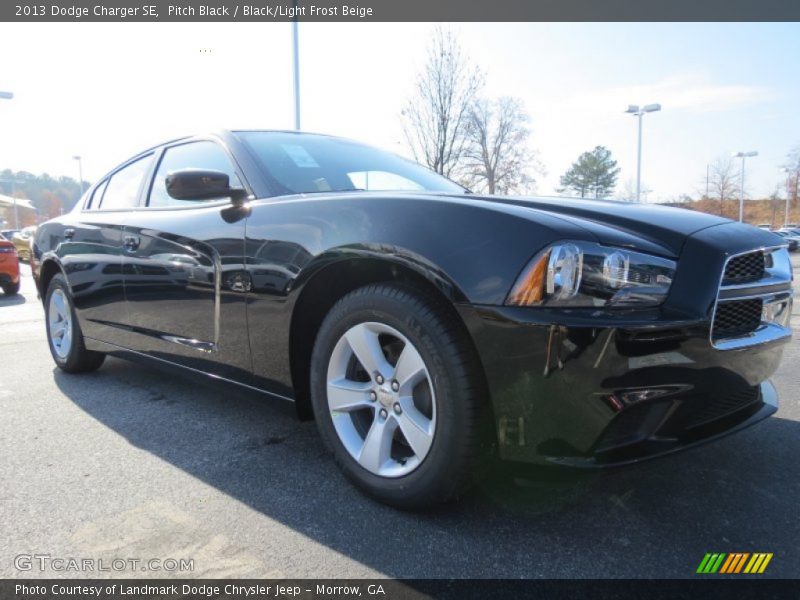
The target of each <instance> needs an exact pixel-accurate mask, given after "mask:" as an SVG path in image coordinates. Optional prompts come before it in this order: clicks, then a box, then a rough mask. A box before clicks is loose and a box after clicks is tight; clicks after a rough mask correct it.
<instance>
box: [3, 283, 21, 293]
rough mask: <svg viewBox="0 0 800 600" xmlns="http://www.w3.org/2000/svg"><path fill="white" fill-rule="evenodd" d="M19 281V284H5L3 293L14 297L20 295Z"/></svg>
mask: <svg viewBox="0 0 800 600" xmlns="http://www.w3.org/2000/svg"><path fill="white" fill-rule="evenodd" d="M19 283H20V282H19V281H18V282H17V283H6V284H3V292H4V293H5V294H6V296H13V295H15V294H19Z"/></svg>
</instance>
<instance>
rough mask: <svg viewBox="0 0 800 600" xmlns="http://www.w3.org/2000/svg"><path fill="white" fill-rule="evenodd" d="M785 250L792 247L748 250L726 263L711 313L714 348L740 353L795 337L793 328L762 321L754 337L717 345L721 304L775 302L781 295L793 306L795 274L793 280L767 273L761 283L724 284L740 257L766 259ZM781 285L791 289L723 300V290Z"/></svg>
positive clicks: (720, 341)
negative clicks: (759, 255) (761, 255)
mask: <svg viewBox="0 0 800 600" xmlns="http://www.w3.org/2000/svg"><path fill="white" fill-rule="evenodd" d="M781 249H785V250H786V251H787V252H788V244H779V245H777V246H762V247H759V248H750V249H749V250H745V251H743V252H737V253H735V254H731V255H730V256H728V257H727V258H726V259H725V263H724V264H723V265H722V272H721V273H720V275H719V283H718V285H717V297H716V299H715V300H714V308H713V310H712V312H711V324H710V326H709V328H708V341H709V343H710V344H711V346H712V347H713V348H715V349H717V350H722V351H725V350H740V349H742V348H748V347H750V346H756V345H759V344H768V343H770V342H777V341H782V340H788V339H789V338H790V337H792V330H791V328H789V327H783V326H781V325H779V324H777V323H770V322H767V321H762V322H761V325H760V326H759V327H758V328H757V329H756V330H755V331H753V332H751V333H748V334H746V335H742V336H738V337H733V338H724V339H721V340H717V341H716V342H715V341H714V321H715V320H716V318H717V307H718V306H719V304H720V302H722V303H727V302H735V301H737V300H752V299H756V298H761V299H764V300H766V299H768V298H773V299H774V298H775V297H776V296H778V295H781V294H786V295H788V300H789V302H790V303H791V302H792V297H793V290H792V287H791V284H792V279H791V277H792V273H791V271H790V272H789V279H779V278H777V277H775V276H774V274H772V273H766V276H765V277H764V278H762V279H759V280H758V281H753V282H750V283H746V284H733V285H722V281H723V280H724V279H725V271H726V269H727V268H728V263H729V262H730V261H731V260H732V259H734V258H736V257H738V256H744V255H745V254H751V253H753V252H763V253H764V254H765V255H766V254H771V253H773V252H775V251H777V250H781ZM776 280H778V281H776ZM764 282H767V283H764ZM778 282H780V283H784V284H789V287H788V288H787V289H785V290H781V291H765V292H764V293H761V294H751V295H747V294H744V295H742V296H736V297H732V298H720V292H722V290H747V289H748V288H760V287H763V286H764V285H776V284H777V283H778Z"/></svg>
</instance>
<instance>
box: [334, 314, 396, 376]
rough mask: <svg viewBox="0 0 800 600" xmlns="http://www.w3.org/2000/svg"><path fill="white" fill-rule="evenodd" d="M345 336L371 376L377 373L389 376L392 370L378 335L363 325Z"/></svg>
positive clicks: (354, 328) (357, 326)
mask: <svg viewBox="0 0 800 600" xmlns="http://www.w3.org/2000/svg"><path fill="white" fill-rule="evenodd" d="M345 335H346V337H347V343H348V344H349V345H350V349H351V350H352V351H353V354H355V355H356V358H357V359H358V362H360V363H361V366H362V367H364V369H365V370H366V371H367V373H369V374H370V376H372V375H373V374H374V373H376V372H377V373H380V374H381V375H383V376H384V377H388V376H389V374H390V373H391V371H392V368H391V366H390V365H389V363H388V362H387V360H386V357H385V356H384V354H383V350H382V349H381V345H380V343H379V342H378V334H377V333H375V332H374V331H372V330H370V329H369V327H367V325H366V324H363V323H362V324H361V325H356V326H355V327H353V328H352V329H350V330H349V331H348V332H347V333H346V334H345Z"/></svg>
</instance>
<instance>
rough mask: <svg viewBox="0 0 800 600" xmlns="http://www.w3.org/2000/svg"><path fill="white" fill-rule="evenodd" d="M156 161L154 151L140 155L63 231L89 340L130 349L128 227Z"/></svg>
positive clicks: (64, 259) (64, 254)
mask: <svg viewBox="0 0 800 600" xmlns="http://www.w3.org/2000/svg"><path fill="white" fill-rule="evenodd" d="M153 159H154V153H149V154H146V155H144V156H140V157H137V158H135V159H133V160H131V161H129V162H127V163H125V164H124V165H122V166H121V167H120V168H118V169H117V170H116V171H114V172H112V173H111V174H110V175H109V176H107V177H105V178H104V179H103V180H101V181H100V183H98V184H97V185H96V186H95V187H94V189H93V190H92V192H91V194H90V196H89V198H88V199H87V200H86V204H85V205H84V206H83V208H82V210H81V211H80V212H79V213H77V217H76V218H75V219H74V220H71V221H70V222H69V223H68V224H66V225H65V228H64V230H63V234H62V235H63V240H62V241H61V245H60V248H59V251H58V252H59V255H60V257H61V263H62V265H63V267H64V272H65V273H66V277H67V279H68V281H69V285H70V289H71V290H72V296H73V300H74V302H75V309H76V311H77V312H78V314H79V316H80V318H81V326H82V328H83V333H84V335H85V336H87V337H90V338H93V339H97V340H102V341H105V342H111V343H114V344H119V345H123V346H124V345H125V342H126V331H127V328H128V327H129V325H130V320H129V317H130V315H129V314H128V310H127V305H126V302H125V291H124V276H123V271H124V269H125V266H126V265H125V260H124V255H123V254H124V253H123V236H124V228H125V224H126V223H128V222H129V221H130V219H131V218H132V215H133V214H135V210H136V208H137V206H138V205H139V201H140V195H141V192H142V188H143V186H144V182H145V181H146V180H147V174H148V173H149V171H150V169H151V167H152V164H153Z"/></svg>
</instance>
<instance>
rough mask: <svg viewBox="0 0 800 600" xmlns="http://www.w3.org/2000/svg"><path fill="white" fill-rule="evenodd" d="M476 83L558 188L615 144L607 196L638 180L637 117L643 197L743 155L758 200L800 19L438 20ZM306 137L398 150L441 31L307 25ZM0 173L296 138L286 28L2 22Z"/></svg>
mask: <svg viewBox="0 0 800 600" xmlns="http://www.w3.org/2000/svg"><path fill="white" fill-rule="evenodd" d="M446 26H447V27H449V28H451V29H452V30H453V31H454V32H455V33H456V34H457V35H458V36H459V39H460V41H461V44H462V46H463V48H464V50H465V52H466V54H468V55H469V56H470V58H471V60H472V61H473V62H474V63H475V64H477V65H479V66H480V67H481V68H482V69H483V71H484V72H485V74H486V88H485V94H486V95H487V96H490V97H494V96H514V97H517V98H519V99H521V100H522V102H523V104H524V106H525V108H526V110H527V111H528V113H529V115H530V118H531V120H530V127H531V137H530V146H531V149H533V150H535V151H536V152H537V154H538V157H539V160H540V161H541V163H542V164H543V166H544V169H545V173H544V174H540V175H539V176H538V177H537V181H538V183H537V193H540V194H543V195H551V194H554V193H555V192H556V189H557V188H558V187H559V178H560V176H561V175H563V173H564V172H565V171H566V170H567V169H568V168H569V166H570V164H571V163H572V162H573V161H575V160H576V159H577V157H578V156H579V155H580V154H581V153H582V152H585V151H587V150H591V149H592V148H593V147H594V146H597V145H603V146H606V147H608V148H609V149H610V150H611V151H612V154H613V156H614V158H616V160H618V162H619V166H620V167H621V169H622V170H621V173H620V177H619V185H618V191H619V192H621V191H622V190H623V189H624V188H625V187H626V186H627V187H629V188H631V187H632V186H633V182H634V180H635V176H636V136H637V130H636V119H635V117H632V116H630V115H627V114H625V113H624V110H625V108H626V107H627V106H628V104H650V103H660V104H661V105H662V110H661V112H658V113H651V114H648V115H646V116H645V117H644V130H643V140H644V143H643V159H642V181H643V187H644V188H645V189H647V190H649V192H648V193H647V201H650V202H655V201H670V200H674V199H677V198H678V197H679V196H681V195H682V194H688V195H690V196H695V197H697V196H698V195H699V194H701V193H702V192H703V191H704V189H705V174H706V165H707V164H709V163H710V162H713V161H714V160H715V159H717V158H718V157H727V156H730V155H731V154H732V153H734V152H737V151H750V150H756V151H758V152H759V156H757V157H755V158H752V159H748V161H747V168H746V188H747V191H748V195H750V196H751V197H764V196H768V195H769V194H771V193H773V192H775V191H776V186H777V185H778V184H779V183H781V181H782V179H783V176H782V175H781V173H780V171H779V168H778V167H779V166H780V165H781V164H783V163H784V162H785V157H786V154H787V153H788V152H789V151H790V150H791V149H792V148H794V147H797V146H800V111H798V106H800V77H798V72H800V43H798V39H800V36H798V34H800V24H797V23H764V24H748V23H732V24H713V23H688V24H674V23H629V24H613V23H610V24H606V23H572V24H570V23H566V24H550V23H460V24H449V25H446ZM299 27H300V70H301V105H302V110H301V118H302V128H303V129H304V130H307V131H314V132H320V133H330V134H335V135H341V136H345V137H349V138H353V139H356V140H360V141H363V142H366V143H369V144H372V145H375V146H378V147H382V148H385V149H389V150H392V151H395V152H398V153H400V154H405V155H408V153H409V150H408V147H407V145H406V144H405V140H404V137H403V132H402V127H401V124H400V117H399V113H400V111H401V109H402V107H403V105H404V103H405V102H406V100H407V98H408V97H409V95H410V94H411V93H412V91H413V85H414V78H415V75H416V73H417V72H418V71H419V69H420V68H421V67H422V65H423V64H424V60H425V51H426V46H427V44H428V42H429V40H430V39H431V36H432V33H433V30H434V25H433V24H426V23H410V24H409V23H405V24H393V23H301V24H300V26H299ZM0 90H2V91H11V92H13V93H14V99H13V100H10V101H9V100H0V169H3V168H11V169H14V170H26V171H31V172H34V173H42V172H47V173H49V174H51V175H68V176H71V177H74V178H76V179H77V176H78V166H77V162H76V161H75V160H73V159H72V157H73V156H75V155H80V156H82V165H83V176H84V179H86V180H89V181H93V180H96V179H97V178H99V177H101V176H102V175H103V174H104V173H106V172H107V171H108V170H110V169H111V168H113V167H114V166H115V165H116V164H118V163H119V162H121V161H123V160H125V159H126V158H128V157H130V156H131V155H133V154H135V153H137V152H138V151H140V150H143V149H144V148H146V147H149V146H152V145H155V144H158V143H161V142H163V141H166V140H168V139H171V138H174V137H179V136H182V135H187V134H192V133H202V132H206V131H211V130H214V129H218V128H229V129H235V128H240V127H248V128H265V129H271V128H275V129H291V128H292V127H293V123H294V117H293V99H292V71H291V25H290V24H288V23H211V24H207V23H180V24H177V23H111V24H109V23H14V24H10V23H0Z"/></svg>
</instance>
